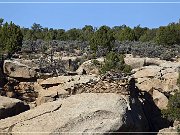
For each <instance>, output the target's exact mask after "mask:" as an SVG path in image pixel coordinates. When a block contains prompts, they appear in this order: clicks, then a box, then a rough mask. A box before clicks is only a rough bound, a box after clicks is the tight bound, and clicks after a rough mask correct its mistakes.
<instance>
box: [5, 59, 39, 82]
mask: <svg viewBox="0 0 180 135" xmlns="http://www.w3.org/2000/svg"><path fill="white" fill-rule="evenodd" d="M3 70H4V73H5V74H6V75H8V76H9V77H14V78H26V79H28V78H35V77H36V75H37V73H36V71H35V70H34V69H33V68H30V67H29V66H27V65H25V64H22V63H20V62H18V61H15V60H14V61H13V60H5V61H4V65H3Z"/></svg>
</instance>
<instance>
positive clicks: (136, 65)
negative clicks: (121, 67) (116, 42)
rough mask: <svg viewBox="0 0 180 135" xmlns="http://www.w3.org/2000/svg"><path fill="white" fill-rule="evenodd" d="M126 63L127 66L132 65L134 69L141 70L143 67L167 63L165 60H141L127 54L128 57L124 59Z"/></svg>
mask: <svg viewBox="0 0 180 135" xmlns="http://www.w3.org/2000/svg"><path fill="white" fill-rule="evenodd" d="M124 62H125V63H126V64H127V65H130V66H131V67H132V68H133V69H135V68H141V67H143V66H149V65H160V64H162V63H165V62H166V61H165V60H160V59H159V58H148V57H146V58H140V57H134V56H133V55H132V54H126V57H125V58H124Z"/></svg>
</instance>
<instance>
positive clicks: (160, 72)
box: [133, 65, 179, 92]
mask: <svg viewBox="0 0 180 135" xmlns="http://www.w3.org/2000/svg"><path fill="white" fill-rule="evenodd" d="M178 68H179V67H172V66H171V67H164V66H163V65H160V66H145V67H142V68H139V69H134V70H133V72H135V73H134V74H133V77H135V78H136V79H137V86H138V87H139V89H141V90H143V91H149V90H151V89H152V88H154V89H160V90H161V91H163V92H172V91H174V90H177V89H178V86H177V79H178V76H179V72H178Z"/></svg>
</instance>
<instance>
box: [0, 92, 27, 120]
mask: <svg viewBox="0 0 180 135" xmlns="http://www.w3.org/2000/svg"><path fill="white" fill-rule="evenodd" d="M28 109H29V106H28V105H26V104H24V103H23V102H22V101H20V100H18V99H14V98H8V97H3V96H0V119H4V118H7V117H11V116H14V115H17V114H19V113H22V112H24V111H27V110H28Z"/></svg>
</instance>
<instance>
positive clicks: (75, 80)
mask: <svg viewBox="0 0 180 135" xmlns="http://www.w3.org/2000/svg"><path fill="white" fill-rule="evenodd" d="M98 80H99V78H98V77H96V76H94V75H75V76H58V77H53V78H48V79H46V80H40V81H39V82H38V83H36V84H35V85H34V89H35V90H36V91H37V92H38V93H39V95H38V98H37V100H36V103H37V105H40V104H42V103H45V102H49V101H54V100H56V99H58V98H64V97H67V96H68V95H72V94H74V93H73V90H72V89H74V87H75V86H76V85H78V84H80V85H85V84H88V83H92V82H96V81H98Z"/></svg>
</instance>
